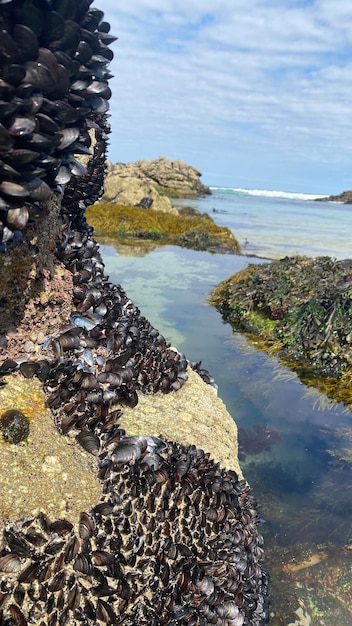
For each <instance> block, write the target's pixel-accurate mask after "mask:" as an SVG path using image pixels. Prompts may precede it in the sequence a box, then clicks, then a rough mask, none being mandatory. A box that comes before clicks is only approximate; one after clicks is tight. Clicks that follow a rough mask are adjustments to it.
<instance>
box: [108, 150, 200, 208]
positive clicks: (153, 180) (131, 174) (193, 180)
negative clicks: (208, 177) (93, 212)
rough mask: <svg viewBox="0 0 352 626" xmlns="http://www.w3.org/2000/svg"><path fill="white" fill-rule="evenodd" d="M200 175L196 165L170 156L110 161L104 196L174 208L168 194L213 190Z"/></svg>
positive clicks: (138, 203) (150, 205)
mask: <svg viewBox="0 0 352 626" xmlns="http://www.w3.org/2000/svg"><path fill="white" fill-rule="evenodd" d="M200 176H201V173H200V172H199V171H198V170H197V169H196V168H195V167H192V166H190V165H187V164H186V163H185V162H184V161H181V160H176V161H170V160H169V159H167V158H166V157H159V158H158V159H154V160H153V161H145V160H140V161H136V162H135V163H128V164H126V163H116V164H115V165H113V164H112V163H110V162H109V161H108V162H107V176H106V179H105V194H104V200H106V201H109V202H115V203H116V204H128V205H131V206H137V205H138V206H143V203H144V204H145V206H146V207H147V208H151V207H153V209H155V210H156V211H168V212H174V211H175V209H173V207H172V205H171V202H170V200H169V198H168V197H167V195H168V194H170V195H175V196H177V197H182V198H189V197H196V196H200V195H204V194H209V193H211V192H210V189H209V187H206V186H205V185H203V184H202V183H201V182H200ZM146 199H147V202H146ZM148 200H149V202H148ZM151 201H152V202H151ZM141 202H142V205H141V204H140V203H141ZM148 204H149V206H147V205H148Z"/></svg>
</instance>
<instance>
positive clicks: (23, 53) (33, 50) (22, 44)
mask: <svg viewBox="0 0 352 626" xmlns="http://www.w3.org/2000/svg"><path fill="white" fill-rule="evenodd" d="M12 37H13V40H14V41H15V43H16V44H17V59H16V61H17V63H25V62H26V61H34V59H36V58H37V57H38V52H39V46H38V38H37V35H36V34H35V33H34V32H33V30H32V29H31V28H29V27H28V26H25V25H24V24H16V25H15V26H14V29H13V32H12Z"/></svg>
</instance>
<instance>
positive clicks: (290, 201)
mask: <svg viewBox="0 0 352 626" xmlns="http://www.w3.org/2000/svg"><path fill="white" fill-rule="evenodd" d="M187 204H188V205H189V206H195V207H196V208H198V209H200V210H201V211H204V212H207V213H209V215H211V217H212V218H213V219H214V220H215V221H216V223H217V224H219V225H220V226H228V227H229V228H230V229H231V230H232V232H233V233H234V235H235V236H236V237H237V239H238V241H239V243H240V244H241V246H242V248H243V252H244V253H246V254H255V255H256V256H259V257H260V256H261V257H265V258H269V259H277V258H281V257H284V256H286V255H289V256H292V255H295V254H307V255H308V256H324V255H325V254H328V255H329V256H332V257H334V258H336V259H344V258H347V257H350V256H351V254H352V247H351V241H350V233H351V232H352V205H348V204H338V203H332V202H327V203H326V202H317V201H313V200H311V201H309V200H304V201H303V200H301V199H295V198H287V197H276V198H272V197H267V196H264V197H263V196H262V197H260V196H257V195H255V196H253V195H246V194H239V193H233V192H231V190H227V191H221V190H218V189H214V190H213V194H212V195H211V196H207V197H205V198H202V199H201V200H187ZM214 209H215V211H214Z"/></svg>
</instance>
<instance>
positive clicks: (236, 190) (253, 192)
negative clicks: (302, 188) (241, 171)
mask: <svg viewBox="0 0 352 626" xmlns="http://www.w3.org/2000/svg"><path fill="white" fill-rule="evenodd" d="M210 189H211V190H212V191H215V192H216V191H223V192H225V193H228V194H231V193H233V194H239V195H245V196H264V197H267V198H286V199H287V200H316V199H317V198H326V195H325V196H324V195H321V194H320V195H319V194H314V193H295V192H289V191H269V190H267V189H243V188H242V187H210Z"/></svg>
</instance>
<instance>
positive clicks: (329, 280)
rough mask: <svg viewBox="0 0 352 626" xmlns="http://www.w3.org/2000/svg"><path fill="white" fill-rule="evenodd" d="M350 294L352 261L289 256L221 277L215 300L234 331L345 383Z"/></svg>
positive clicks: (351, 356) (351, 353) (304, 368)
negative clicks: (249, 336) (253, 338)
mask: <svg viewBox="0 0 352 626" xmlns="http://www.w3.org/2000/svg"><path fill="white" fill-rule="evenodd" d="M351 298H352V260H350V259H347V260H343V261H335V260H333V259H331V258H330V257H318V258H316V259H309V258H306V257H286V258H284V259H281V260H279V261H273V262H272V263H265V264H263V265H249V266H248V268H247V269H245V270H242V272H239V273H238V274H235V275H234V276H232V277H231V278H229V279H227V280H225V281H223V282H222V283H221V284H220V285H219V286H218V287H217V288H216V289H215V290H214V292H213V294H212V296H211V303H212V304H213V305H215V306H216V307H217V308H218V310H219V311H220V312H221V314H222V315H223V317H224V319H225V320H226V321H227V322H229V323H230V324H231V325H232V327H233V328H234V329H235V330H239V331H243V332H247V333H249V334H251V335H253V336H256V337H259V338H260V339H261V340H262V341H263V345H264V346H266V347H267V348H270V349H271V350H274V351H276V352H278V354H279V355H280V356H281V357H282V358H283V359H284V360H285V361H286V362H287V363H288V364H289V365H290V364H291V366H294V368H295V369H296V370H300V371H301V372H306V373H309V372H310V373H311V374H312V373H314V372H315V374H318V375H319V376H323V377H332V378H334V379H341V381H344V382H346V380H347V379H349V377H350V376H351V374H352V370H351V366H352V346H351V344H352V333H351V328H352V300H351ZM350 401H351V399H349V402H350Z"/></svg>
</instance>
